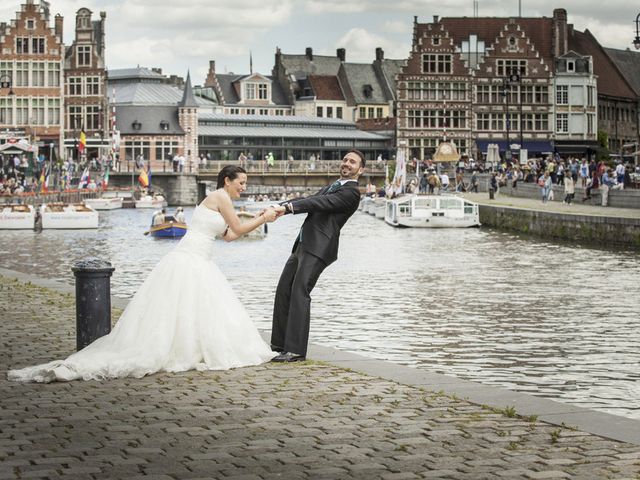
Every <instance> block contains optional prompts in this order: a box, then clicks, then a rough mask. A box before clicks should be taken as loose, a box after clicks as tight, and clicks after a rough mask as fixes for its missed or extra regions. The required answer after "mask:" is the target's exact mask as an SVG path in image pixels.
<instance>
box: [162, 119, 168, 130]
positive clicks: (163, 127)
mask: <svg viewBox="0 0 640 480" xmlns="http://www.w3.org/2000/svg"><path fill="white" fill-rule="evenodd" d="M160 130H163V131H165V132H166V131H167V130H169V122H167V121H166V120H162V121H161V122H160Z"/></svg>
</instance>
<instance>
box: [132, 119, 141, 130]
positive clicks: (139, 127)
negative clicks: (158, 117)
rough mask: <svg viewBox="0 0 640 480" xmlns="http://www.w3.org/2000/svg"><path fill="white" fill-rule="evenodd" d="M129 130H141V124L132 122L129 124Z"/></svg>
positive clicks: (136, 121)
mask: <svg viewBox="0 0 640 480" xmlns="http://www.w3.org/2000/svg"><path fill="white" fill-rule="evenodd" d="M131 128H133V129H134V130H140V129H141V128H142V124H141V123H140V122H139V121H138V120H134V121H133V123H132V124H131Z"/></svg>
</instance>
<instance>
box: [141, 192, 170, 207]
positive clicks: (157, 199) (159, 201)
mask: <svg viewBox="0 0 640 480" xmlns="http://www.w3.org/2000/svg"><path fill="white" fill-rule="evenodd" d="M166 206H167V201H166V200H165V199H164V197H163V196H162V195H153V196H151V195H144V196H142V197H141V198H140V200H136V208H155V209H159V208H164V207H166Z"/></svg>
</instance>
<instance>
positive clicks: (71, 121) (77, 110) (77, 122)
mask: <svg viewBox="0 0 640 480" xmlns="http://www.w3.org/2000/svg"><path fill="white" fill-rule="evenodd" d="M82 127H83V122H82V107H81V106H80V105H69V118H68V119H67V128H68V129H69V130H80V128H82Z"/></svg>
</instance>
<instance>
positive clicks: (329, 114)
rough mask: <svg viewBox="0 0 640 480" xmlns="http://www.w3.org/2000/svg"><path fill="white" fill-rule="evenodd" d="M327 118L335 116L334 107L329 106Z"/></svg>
mask: <svg viewBox="0 0 640 480" xmlns="http://www.w3.org/2000/svg"><path fill="white" fill-rule="evenodd" d="M327 118H333V107H327Z"/></svg>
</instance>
